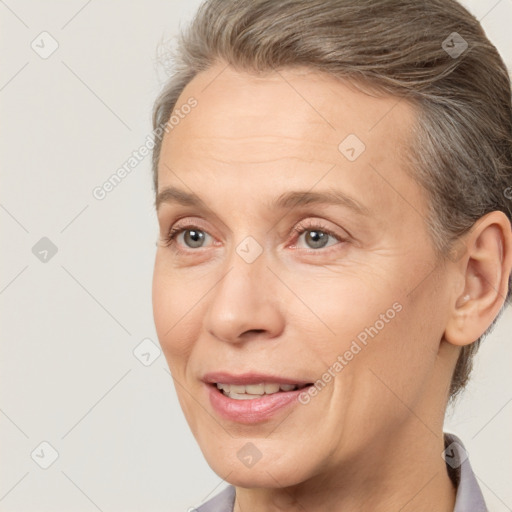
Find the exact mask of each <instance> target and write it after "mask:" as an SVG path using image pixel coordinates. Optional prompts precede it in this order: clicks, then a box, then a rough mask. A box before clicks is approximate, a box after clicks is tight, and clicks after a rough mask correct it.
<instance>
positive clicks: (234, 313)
mask: <svg viewBox="0 0 512 512" xmlns="http://www.w3.org/2000/svg"><path fill="white" fill-rule="evenodd" d="M190 96H194V97H195V98H196V99H197V102H198V104H197V107H196V108H194V109H193V110H192V112H191V113H190V114H189V115H187V116H186V117H185V118H184V119H182V120H180V123H179V124H178V125H176V126H174V127H173V129H172V130H170V131H169V132H168V134H167V135H166V136H165V138H164V140H163V145H162V151H161V156H160V163H159V170H158V179H159V188H158V190H159V192H161V191H162V190H163V189H164V188H165V187H168V186H175V187H178V188H180V189H182V190H184V191H186V192H195V193H196V194H197V195H199V196H200V198H201V200H202V201H203V203H202V204H201V206H200V207H192V206H184V205H181V204H178V203H176V202H169V203H167V202H165V203H161V204H159V205H158V212H157V214H158V222H159V228H160V241H159V243H158V249H157V253H156V260H155V268H154V279H153V310H154V319H155V325H156V329H157V333H158V337H159V340H160V344H161V346H162V349H163V351H164V354H165V357H166V359H167V363H168V365H169V369H170V371H171V373H172V376H173V378H174V382H175V384H176V391H177V394H178V398H179V401H180V404H181V406H182V409H183V411H184V414H185V417H186V419H187V421H188V424H189V426H190V428H191V430H192V432H193V435H194V436H195V438H196V440H197V442H198V444H199V446H200V448H201V450H202V452H203V454H204V456H205V458H206V460H207V462H208V464H209V465H210V466H211V468H212V469H213V470H214V471H215V472H216V473H217V474H218V475H219V476H221V477H222V478H224V479H225V480H226V481H228V482H230V483H231V484H233V485H235V486H236V496H237V497H236V503H235V511H237V512H238V511H245V510H251V511H255V512H258V511H264V510H265V511H281V510H286V511H296V510H297V511H298V510H308V511H309V512H316V511H335V510H360V511H373V512H380V511H397V510H400V511H401V512H407V511H413V510H414V511H427V510H437V511H452V510H453V507H454V503H455V489H454V488H453V486H452V484H451V481H450V479H449V476H448V473H447V470H446V464H445V462H444V460H443V459H442V457H441V453H442V451H443V450H444V445H443V433H442V426H443V418H444V413H445V408H446V402H447V399H448V388H449V383H450V379H451V375H452V372H453V369H454V366H455V363H456V359H457V356H458V353H459V350H460V347H461V346H462V345H464V344H468V343H471V342H472V341H473V340H475V339H477V338H478V337H479V336H480V335H481V334H482V333H483V332H484V331H485V330H486V328H487V327H488V326H489V325H490V323H491V322H492V320H493V318H494V317H495V316H496V315H497V314H498V312H499V310H500V308H501V306H502V305H503V302H504V297H505V295H506V291H507V278H508V275H509V273H510V270H511V267H512V261H511V259H512V257H511V254H512V251H511V248H512V236H511V228H510V223H509V221H508V220H507V218H506V216H505V215H504V214H503V213H501V212H492V213H490V214H488V215H486V216H485V217H483V218H482V219H480V221H479V222H478V223H477V224H476V225H475V227H474V229H473V230H472V231H471V232H470V233H469V234H468V235H467V236H466V237H464V239H463V241H464V244H465V246H466V250H465V251H463V252H462V256H461V257H460V258H459V259H457V261H451V260H441V259H438V258H436V254H435V252H434V248H433V245H432V243H431V241H430V239H429V236H428V233H427V229H426V224H425V218H426V211H427V198H426V195H425V193H424V191H423V190H422V189H421V188H420V187H419V185H418V184H417V183H416V182H415V181H414V180H413V179H411V178H410V177H409V176H408V174H407V173H406V171H405V167H404V163H403V161H402V160H401V158H400V150H401V148H403V147H405V145H406V144H407V143H408V142H409V141H408V134H409V133H410V131H409V130H410V127H411V123H412V122H413V120H414V115H415V113H414V110H413V108H412V106H411V105H409V104H407V103H406V102H400V103H397V100H396V98H391V97H380V98H376V97H372V96H369V95H367V94H364V93H363V92H361V91H359V90H357V89H356V88H354V87H352V86H350V85H349V84H347V83H343V82H341V81H337V80H335V79H334V78H332V77H328V76H325V75H322V74H319V73H317V72H311V71H308V70H306V69H294V70H282V71H280V72H279V73H276V72H273V73H267V74H265V75H259V76H257V75H254V74H248V73H245V72H241V71H235V70H234V69H233V68H231V67H230V66H226V64H224V63H219V64H217V65H216V66H214V67H212V68H211V69H209V70H207V71H203V72H201V73H200V74H199V75H197V76H196V77H195V78H194V79H193V80H192V81H191V83H189V84H188V86H187V87H186V88H185V90H184V91H183V93H182V95H181V97H180V99H179V100H178V102H177V108H179V107H180V105H182V104H184V103H185V102H186V101H187V99H188V98H189V97H190ZM348 134H356V135H357V136H358V137H359V139H360V140H362V141H364V144H365V145H366V149H365V151H364V152H363V153H362V154H361V155H360V156H359V157H358V158H357V159H356V160H355V161H353V162H351V161H349V160H348V159H347V158H345V156H344V155H343V154H342V153H341V152H340V151H339V150H338V145H339V144H340V142H341V141H342V140H343V139H345V137H346V136H347V135H348ZM328 189H330V190H339V191H343V192H344V193H346V194H349V195H350V196H352V197H353V198H355V199H356V200H357V201H358V202H360V203H361V204H363V205H364V206H365V207H367V208H368V209H369V214H368V215H360V214H358V213H356V212H354V211H352V210H351V209H349V208H347V207H345V206H340V205H317V204H311V205H307V206H301V207H295V208H291V209H285V210H282V209H270V208H269V207H268V206H267V202H268V201H270V200H272V199H274V198H275V197H277V196H279V195H280V194H282V193H284V192H288V191H290V190H306V191H307V190H313V191H316V192H321V191H325V190H328ZM178 221H180V224H182V225H188V224H192V225H193V226H197V227H196V228H195V229H197V230H201V231H202V233H203V234H204V236H205V239H204V243H203V245H202V246H201V247H199V248H197V247H194V246H192V247H190V244H191V239H190V236H187V237H186V236H185V235H190V232H187V231H186V230H185V231H182V232H181V234H179V235H178V236H177V238H175V240H174V242H175V243H174V245H171V246H170V247H168V246H166V245H165V242H164V240H165V237H166V235H167V233H168V232H169V230H170V228H171V227H173V226H177V225H178ZM318 221H320V222H321V226H323V227H326V228H327V229H329V230H332V231H333V232H334V233H335V235H336V237H338V238H335V237H332V238H329V241H328V243H327V246H325V247H321V248H318V246H315V245H314V240H315V239H314V238H313V239H312V237H311V235H312V231H315V229H314V228H315V226H316V225H317V224H318ZM299 222H300V223H301V225H303V227H304V228H305V229H306V231H305V232H304V233H302V234H296V233H293V231H292V228H293V227H294V226H297V224H298V223H299ZM187 227H190V226H187ZM308 228H309V229H310V231H307V229H308ZM192 229H193V228H192ZM248 236H251V237H253V238H254V239H255V240H257V241H258V243H259V244H260V246H261V249H262V250H263V252H262V254H261V255H260V256H259V257H258V258H257V259H256V260H255V261H254V262H253V263H247V262H246V261H245V260H244V259H243V258H241V257H240V256H239V254H238V253H237V252H236V248H237V246H238V245H239V244H240V243H241V242H242V241H243V240H244V239H245V238H246V237H248ZM324 236H325V235H324ZM187 243H188V245H187ZM466 295H470V298H469V299H468V300H464V299H463V297H464V296H466ZM394 303H399V304H400V305H401V307H402V309H401V311H400V312H399V313H397V314H396V316H395V318H394V319H392V320H390V321H389V322H388V323H386V324H385V327H384V328H382V329H381V330H380V331H379V333H378V335H376V336H375V337H373V338H370V339H369V341H368V344H367V346H365V347H364V348H363V349H362V350H361V351H360V352H359V353H358V354H357V355H356V356H354V358H353V359H352V360H351V361H350V362H348V364H347V365H346V366H345V367H344V368H343V370H342V371H341V372H339V373H337V374H336V376H335V378H333V379H331V381H330V382H329V383H328V384H327V385H326V386H325V388H324V389H323V390H321V392H319V393H318V394H317V396H315V397H313V398H312V399H311V401H310V402H309V403H308V404H307V405H302V404H297V405H295V406H293V407H292V408H288V409H286V410H285V411H282V412H280V413H278V414H276V415H275V416H274V417H272V418H271V419H270V420H267V421H265V422H262V423H259V424H256V425H243V424H240V423H236V422H233V421H228V420H225V419H223V418H221V417H219V416H218V415H217V414H216V412H215V411H214V410H213V409H212V407H211V405H210V403H209V400H208V395H207V393H206V389H205V385H204V384H203V383H202V382H201V380H200V379H201V377H202V376H203V375H204V373H206V372H211V371H221V370H223V371H228V372H231V373H245V372H249V371H258V372H263V373H272V374H277V375H282V376H285V377H293V378H297V379H301V380H306V381H308V382H315V381H316V380H317V379H319V378H320V377H321V376H322V374H324V372H326V370H327V369H328V368H329V367H330V366H332V365H333V363H334V362H335V361H336V359H337V357H338V356H339V355H340V354H341V355H343V354H344V353H345V351H346V350H347V349H348V348H349V347H350V345H351V343H352V341H353V340H354V339H355V338H356V336H357V335H358V333H360V332H361V331H363V330H364V328H365V327H369V326H371V325H374V324H375V322H376V320H378V319H379V318H380V317H379V315H381V314H383V313H385V312H386V311H387V310H388V309H389V308H391V307H392V305H393V304H394ZM247 442H252V443H253V444H254V445H255V446H256V447H257V449H258V450H259V451H260V452H261V454H262V457H261V459H260V460H259V461H258V462H257V463H256V464H255V465H254V466H252V467H250V468H249V467H246V466H245V465H244V464H243V463H242V462H241V460H239V458H238V457H237V452H238V450H240V449H241V448H242V447H243V446H244V445H245V444H246V443H247Z"/></svg>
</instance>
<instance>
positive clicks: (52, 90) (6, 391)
mask: <svg viewBox="0 0 512 512" xmlns="http://www.w3.org/2000/svg"><path fill="white" fill-rule="evenodd" d="M463 3H464V4H465V5H466V6H468V7H469V8H470V10H471V11H472V12H473V13H474V14H475V15H476V16H477V17H478V18H479V19H482V24H483V26H484V28H485V30H486V32H487V34H488V36H489V37H490V39H491V41H492V42H493V43H494V44H495V45H496V46H497V47H498V49H499V50H500V52H501V54H502V55H503V57H504V59H505V61H506V63H507V65H508V67H509V69H512V39H511V33H510V26H511V24H512V0H500V1H497V0H490V1H489V0H485V1H483V0H472V1H465V2H463ZM198 5H199V1H198V0H187V1H184V0H179V1H178V0H151V1H144V2H143V1H140V0H139V1H135V2H126V1H124V2H123V1H121V0H89V1H85V0H72V1H69V0H68V1H55V0H53V1H44V2H40V1H35V0H33V1H23V0H18V1H15V0H5V1H1V0H0V22H1V27H0V38H1V62H2V64H1V66H0V108H1V111H0V118H1V122H2V137H1V140H0V155H1V162H2V165H1V172H2V178H1V180H2V187H1V189H0V190H1V194H0V219H1V226H2V238H3V243H2V247H3V250H2V266H1V276H0V301H1V308H2V338H1V345H0V346H1V353H0V371H1V374H0V378H1V382H0V384H1V387H0V390H1V394H0V433H1V443H2V451H1V454H2V456H1V465H0V510H1V511H10V512H13V511H24V512H25V511H26V512H28V511H69V510H73V511H75V512H79V511H80V512H81V511H84V512H89V511H95V510H100V511H104V512H107V511H146V512H148V511H164V510H165V511H180V510H181V511H185V510H187V509H188V508H189V507H193V506H197V505H199V504H200V503H201V502H202V501H204V500H205V499H207V498H208V497H210V496H211V495H213V494H214V493H216V492H218V491H220V490H221V488H223V487H224V486H225V485H226V483H225V482H223V481H222V479H221V478H220V477H218V476H217V475H215V474H214V473H213V471H212V470H211V469H210V468H209V467H208V465H207V464H206V462H205V461H204V459H203V457H202V454H201V452H200V450H199V448H198V446H197V445H196V443H195V440H194V438H193V436H192V435H191V433H190V432H189V429H188V425H187V424H186V422H185V420H184V418H183V415H182V412H181V409H180V407H179V404H178V401H177V399H176V396H175V391H174V387H173V383H172V379H171V377H170V374H169V372H168V369H167V365H166V362H165V359H164V357H163V355H161V354H159V351H158V341H157V338H156V334H155V329H154V325H153V317H152V309H151V280H152V265H153V259H154V254H155V241H156V238H157V233H158V230H157V222H156V217H155V214H154V212H153V204H152V202H153V195H152V188H151V175H150V157H149V156H148V157H146V158H145V159H144V160H142V161H141V162H140V163H139V164H138V165H137V166H136V167H135V168H134V169H133V170H132V172H131V173H130V174H129V175H128V176H127V177H126V178H125V179H124V180H123V181H122V183H120V184H119V185H118V186H117V187H116V188H115V189H114V190H112V191H111V192H110V193H109V194H108V195H107V197H105V199H103V200H98V199H96V198H95V197H94V196H93V194H92V191H93V189H94V188H95V187H97V186H101V184H102V183H104V182H105V181H106V180H107V179H108V178H109V176H110V175H111V174H113V173H114V172H115V171H116V169H118V168H119V167H120V166H121V165H122V164H123V163H125V162H126V161H127V159H128V158H129V157H130V156H131V154H132V152H133V151H135V150H137V149H138V148H139V147H140V146H141V145H143V144H144V141H145V139H146V137H147V135H148V134H150V132H151V124H150V110H151V106H152V103H153V100H154V98H155V97H156V95H157V93H158V91H159V90H160V88H161V86H162V83H163V80H164V79H165V76H166V75H165V70H163V69H161V68H158V66H157V46H158V43H159V41H160V40H161V39H162V38H166V39H168V38H172V37H173V36H174V35H175V34H176V33H177V30H178V28H179V27H180V26H184V25H186V22H187V21H188V20H189V19H190V17H191V15H192V13H193V12H194V11H195V10H196V8H197V6H198ZM43 32H47V34H42V33H43ZM440 44H441V42H440ZM56 45H58V47H57V46H56ZM52 50H54V51H53V53H51V55H49V53H50V52H51V51H52ZM163 60H164V61H165V60H166V58H165V56H164V57H163ZM511 185H512V183H511ZM41 239H43V240H41ZM6 249H7V250H6ZM55 251H57V252H56V253H55ZM53 253H55V254H53ZM511 332H512V313H511V311H510V308H508V310H507V311H505V313H504V315H503V317H502V319H501V320H500V322H499V324H498V326H497V328H496V330H495V331H494V333H493V334H492V335H491V336H490V337H489V338H487V340H486V341H485V343H484V345H483V346H482V348H481V350H480V352H479V355H478V357H477V359H476V369H475V372H474V375H473V379H472V381H471V384H470V385H469V387H468V389H467V391H466V393H465V394H464V396H463V398H462V399H461V400H460V401H459V402H458V404H457V409H456V411H455V412H453V413H451V414H450V415H449V417H448V419H447V422H446V430H448V431H451V432H454V433H456V434H457V435H459V436H460V437H461V438H462V440H463V441H464V442H465V444H466V448H467V450H468V452H469V455H470V459H471V462H472V465H473V467H474V470H475V472H476V474H477V476H478V478H479V480H480V484H481V486H482V488H483V491H484V494H485V496H486V499H487V500H488V503H489V507H490V510H492V511H496V512H502V511H507V510H512V488H511V486H510V482H511V481H512V441H511V439H510V432H511V431H512V428H511V427H512V403H511V402H512V373H511V372H510V367H511V361H512V347H511V343H510V333H511ZM144 340H145V341H144ZM141 343H142V345H140V344H141ZM139 345H140V346H139ZM134 351H135V352H134ZM41 443H48V444H41ZM440 456H441V455H440ZM55 457H57V458H56V459H55V460H53V459H54V458H55ZM411 464H414V460H411ZM44 466H48V467H46V469H44Z"/></svg>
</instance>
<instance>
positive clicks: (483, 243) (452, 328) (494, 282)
mask: <svg viewBox="0 0 512 512" xmlns="http://www.w3.org/2000/svg"><path fill="white" fill-rule="evenodd" d="M462 244H463V245H462ZM461 247H462V248H463V249H464V250H462V251H461V250H460V248H461ZM452 254H454V253H452ZM456 254H458V259H457V261H453V260H452V264H453V265H454V272H457V273H460V274H459V276H460V280H459V282H458V284H457V290H456V291H454V293H453V295H452V297H451V299H450V300H451V308H450V312H449V316H448V322H447V325H446V329H445V332H444V339H445V340H446V341H448V342H449V343H451V344H453V345H457V346H463V345H469V344H471V343H473V342H474V341H476V340H477V339H478V338H479V337H480V336H481V335H482V334H483V333H484V332H485V331H486V330H487V328H488V327H489V326H490V325H491V323H492V321H493V320H494V319H495V318H496V316H497V315H498V313H499V311H500V309H501V307H502V306H503V303H504V302H505V299H506V296H507V292H508V280H509V276H510V272H511V269H512V229H511V225H510V221H509V220H508V218H507V216H506V215H505V214H504V213H503V212H501V211H493V212H490V213H488V214H487V215H484V216H483V217H481V218H480V219H478V221H477V222H476V223H475V225H474V226H473V227H472V229H471V231H470V232H469V233H468V234H467V235H465V237H464V238H463V239H461V240H460V241H459V250H458V251H457V252H456Z"/></svg>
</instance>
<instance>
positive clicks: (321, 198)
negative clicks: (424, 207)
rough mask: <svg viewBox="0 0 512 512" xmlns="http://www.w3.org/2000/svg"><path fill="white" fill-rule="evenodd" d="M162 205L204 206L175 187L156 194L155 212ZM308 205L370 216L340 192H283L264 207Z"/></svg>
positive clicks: (362, 207) (199, 200) (367, 211)
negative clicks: (329, 207)
mask: <svg viewBox="0 0 512 512" xmlns="http://www.w3.org/2000/svg"><path fill="white" fill-rule="evenodd" d="M163 203H168V204H171V203H177V204H181V205H183V206H195V207H200V206H202V205H204V202H203V200H202V199H201V198H200V197H199V196H198V195H197V194H194V193H193V192H186V191H184V190H181V189H179V188H176V187H165V188H164V189H162V190H161V191H160V192H159V193H158V195H157V197H156V200H155V207H156V210H157V211H158V210H159V208H160V206H161V205H162V204H163ZM309 204H326V205H335V206H344V207H346V208H349V209H351V210H353V211H354V212H355V213H357V214H359V215H365V216H369V215H370V214H371V210H370V209H369V208H368V207H367V206H365V205H363V204H361V203H360V202H359V201H357V200H356V199H355V198H353V197H351V196H349V195H347V194H346V193H344V192H342V191H341V190H325V191H322V192H311V191H300V190H299V191H289V192H284V193H283V194H281V195H280V196H278V197H277V198H275V199H273V200H271V201H269V202H267V204H266V206H267V207H268V208H269V209H292V208H298V207H300V206H306V205H309Z"/></svg>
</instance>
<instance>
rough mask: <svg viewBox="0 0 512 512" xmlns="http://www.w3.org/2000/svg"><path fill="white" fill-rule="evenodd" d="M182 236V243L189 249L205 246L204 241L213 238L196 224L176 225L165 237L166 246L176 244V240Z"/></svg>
mask: <svg viewBox="0 0 512 512" xmlns="http://www.w3.org/2000/svg"><path fill="white" fill-rule="evenodd" d="M181 235H183V236H182V243H181V244H180V245H184V246H185V247H187V248H189V249H198V248H201V247H203V246H204V242H205V241H206V240H207V239H208V238H211V236H210V235H209V234H208V233H207V232H206V231H204V230H203V229H200V228H198V227H197V226H194V225H188V226H175V227H173V228H172V229H171V230H170V231H169V233H168V234H167V235H166V237H165V238H164V240H163V242H164V245H165V247H171V246H174V245H176V240H177V239H178V238H179V237H181Z"/></svg>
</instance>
